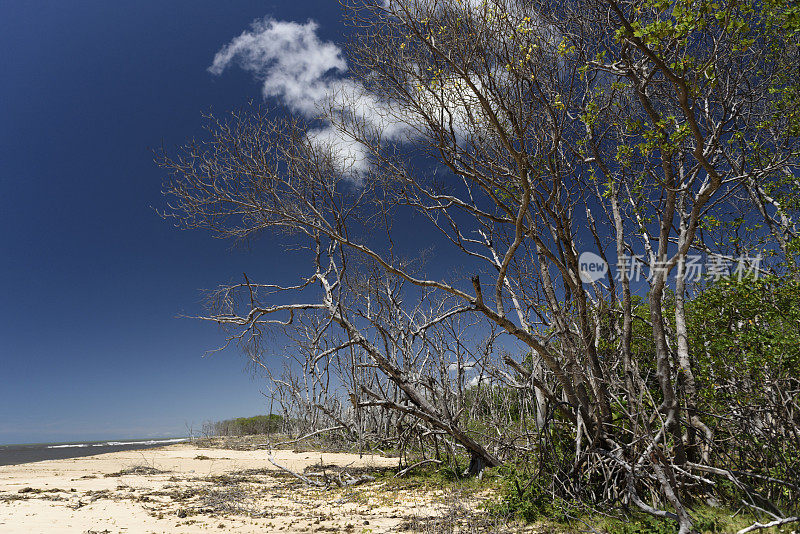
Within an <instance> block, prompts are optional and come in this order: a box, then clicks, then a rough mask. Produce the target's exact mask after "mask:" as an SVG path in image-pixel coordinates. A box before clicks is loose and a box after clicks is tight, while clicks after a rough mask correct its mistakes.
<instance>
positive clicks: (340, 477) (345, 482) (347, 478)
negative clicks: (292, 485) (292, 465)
mask: <svg viewBox="0 0 800 534" xmlns="http://www.w3.org/2000/svg"><path fill="white" fill-rule="evenodd" d="M267 460H268V461H269V463H271V464H272V465H274V466H275V467H277V468H278V469H280V470H281V471H283V472H284V473H288V474H289V475H291V476H293V477H295V478H296V479H298V480H300V481H301V482H303V483H305V484H307V485H309V486H314V487H317V488H324V489H328V488H331V487H334V486H336V487H339V488H343V487H346V486H357V485H359V484H363V483H365V482H374V481H375V477H373V476H371V475H361V476H359V477H354V476H352V475H351V474H350V473H348V472H347V471H345V470H341V471H339V472H338V473H336V474H335V475H332V474H328V472H327V471H326V470H323V471H322V472H321V473H313V472H312V473H308V472H307V473H305V475H301V474H300V473H295V472H294V471H292V470H291V469H288V468H286V467H284V466H282V465H280V464H279V463H277V462H276V461H275V460H274V459H273V458H272V456H268V457H267ZM323 467H326V466H323ZM309 477H315V478H321V479H322V480H314V479H312V478H309Z"/></svg>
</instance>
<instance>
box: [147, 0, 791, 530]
mask: <svg viewBox="0 0 800 534" xmlns="http://www.w3.org/2000/svg"><path fill="white" fill-rule="evenodd" d="M699 5H700V7H699V8H698V7H696V6H695V7H693V8H691V9H690V8H689V7H688V4H687V3H686V2H660V1H655V0H652V1H634V0H630V1H628V0H626V1H615V0H593V1H591V2H571V1H566V2H563V1H559V2H550V1H540V2H526V1H522V0H519V1H514V0H491V1H489V0H487V1H484V2H466V1H463V2H462V1H458V0H388V1H386V2H383V1H382V2H377V1H375V2H372V1H363V2H352V3H350V2H348V3H347V6H346V9H347V13H348V17H349V20H350V21H351V23H352V24H353V25H354V27H355V28H357V30H358V31H357V32H356V34H355V36H354V39H353V42H352V43H351V46H350V49H349V53H350V59H351V60H352V62H353V64H354V65H355V66H356V70H355V80H357V84H356V83H354V84H352V85H350V86H347V85H345V86H343V87H344V89H342V91H341V92H340V93H338V94H333V95H330V100H329V103H328V105H327V107H326V108H325V109H323V110H321V112H322V113H323V115H324V117H325V119H326V120H327V121H328V122H329V124H330V125H331V128H332V129H333V130H334V131H336V132H337V133H338V135H340V136H341V137H342V138H343V139H345V140H346V141H347V143H350V144H352V145H356V146H358V147H359V149H360V150H361V151H362V152H363V153H364V154H367V156H366V157H367V159H368V163H369V165H368V168H367V170H356V169H354V168H348V167H347V166H346V165H343V164H342V161H341V160H342V158H341V157H340V156H341V154H337V152H336V150H337V149H340V148H341V145H335V144H333V145H330V146H328V147H326V146H324V145H320V144H319V143H318V142H315V139H314V138H313V136H310V135H309V132H310V131H312V130H313V128H314V124H307V123H304V122H303V121H301V120H299V119H285V120H283V119H274V118H272V117H271V116H270V115H269V114H268V113H266V112H263V111H261V110H258V109H252V110H248V111H246V112H243V113H240V114H234V115H232V116H231V117H230V118H228V119H226V120H217V119H214V118H212V119H211V128H210V132H211V139H210V140H209V141H207V142H206V143H202V144H190V145H188V146H187V147H185V150H184V151H182V152H181V153H179V154H178V155H177V156H170V155H168V154H163V155H162V156H161V158H160V160H159V163H160V164H161V165H162V166H163V167H164V168H166V169H169V170H170V171H171V173H172V178H171V179H170V180H169V181H168V182H167V184H166V193H167V195H169V196H170V198H171V201H172V205H171V208H172V209H171V212H170V213H171V215H172V216H174V217H176V218H177V219H178V220H179V222H180V223H181V224H182V225H183V226H185V227H189V228H193V227H204V228H211V229H213V230H214V231H215V232H217V233H218V235H220V236H222V237H232V238H236V239H247V238H250V237H252V236H254V235H256V234H258V233H259V232H261V231H278V232H286V233H288V234H289V235H290V236H291V239H292V241H293V242H294V243H295V244H296V245H298V246H301V247H303V249H304V254H305V256H306V257H307V258H308V265H309V271H308V273H307V275H306V277H305V278H303V280H302V281H301V282H300V283H299V284H298V285H296V286H293V287H280V286H277V285H270V284H257V283H251V282H250V281H249V280H245V282H244V283H242V284H237V285H231V286H226V287H223V288H221V289H220V290H219V292H218V293H217V294H216V298H215V299H214V303H215V306H214V307H213V308H212V313H211V314H210V315H208V316H206V317H204V318H205V319H207V320H210V321H214V322H217V323H220V324H224V325H229V326H231V327H232V328H233V331H232V335H231V338H230V341H236V342H238V343H240V344H241V345H242V346H243V347H246V348H248V349H249V350H250V351H251V354H252V355H253V356H254V358H256V359H257V357H258V350H259V347H260V346H261V343H262V336H263V333H264V330H265V329H267V328H270V327H271V328H277V329H281V330H282V331H284V332H287V333H289V335H290V337H293V339H295V341H296V342H297V346H298V347H299V349H298V350H299V351H298V353H297V356H296V357H297V358H298V362H297V363H298V366H299V369H301V370H302V372H301V373H300V375H296V376H295V378H293V379H283V380H282V381H281V380H278V383H280V384H281V385H282V387H283V388H284V390H285V391H286V392H290V394H291V395H292V396H295V397H296V398H297V399H298V401H299V400H300V399H302V402H303V403H304V406H306V407H307V408H310V409H312V411H313V414H311V413H310V414H309V415H308V417H309V419H310V420H311V421H314V422H315V424H316V421H317V417H318V416H320V415H322V416H324V423H323V426H324V425H328V426H332V427H335V428H336V429H337V430H339V429H341V430H344V431H345V432H347V433H349V434H350V435H351V436H355V437H357V439H358V440H363V439H364V437H365V435H367V434H370V432H372V433H373V434H375V435H377V434H380V432H378V431H375V428H374V427H375V426H376V425H377V426H379V427H382V428H385V429H386V431H385V432H383V434H384V435H386V434H387V433H389V430H388V429H389V427H395V428H397V433H396V434H395V437H397V438H398V439H399V438H400V437H402V436H404V435H405V434H404V432H405V431H404V430H403V429H402V421H403V420H404V418H411V420H413V421H414V425H413V428H421V432H420V433H419V434H418V435H419V436H433V441H432V443H433V444H434V447H438V446H439V444H441V445H442V446H448V445H447V444H448V443H454V444H456V445H458V446H461V447H464V448H465V449H466V450H467V451H469V453H470V455H471V458H472V461H471V465H470V468H469V469H468V472H470V473H473V474H475V473H478V472H480V471H481V470H482V469H483V467H484V466H496V465H499V464H500V463H501V462H502V461H503V458H504V457H505V458H508V457H512V456H513V455H514V454H517V453H525V452H534V451H535V452H537V453H539V454H544V452H543V448H544V447H547V446H548V445H547V439H546V431H547V430H548V429H550V428H553V425H557V426H558V428H559V429H561V430H563V429H566V430H563V432H564V433H565V434H566V435H568V436H569V439H570V440H571V443H572V447H573V449H574V451H575V453H574V459H573V461H571V462H570V463H569V465H564V466H561V467H559V469H560V471H559V473H558V474H557V476H556V477H554V479H553V480H555V481H557V483H558V484H559V485H561V486H563V487H564V488H566V489H565V490H564V491H567V492H572V494H573V495H576V496H578V497H579V498H583V496H584V494H585V493H586V492H587V491H588V492H589V493H592V494H593V495H594V498H597V499H601V498H609V497H610V498H620V499H624V500H625V501H627V502H631V503H633V504H635V505H637V506H639V507H640V508H642V509H643V510H645V511H647V512H648V513H651V514H654V515H656V516H661V517H669V518H672V519H675V520H676V521H677V522H678V523H679V525H680V529H681V532H688V531H690V530H691V528H692V518H691V516H690V514H689V512H688V509H687V506H686V503H687V500H686V496H687V495H689V494H690V493H691V491H690V489H689V488H690V487H691V486H692V485H693V484H697V483H698V481H701V482H703V483H704V484H705V483H708V482H707V481H706V479H703V478H702V476H700V475H697V474H694V473H693V471H692V470H693V469H695V470H697V469H699V470H701V471H702V470H703V469H705V470H706V471H704V472H714V471H708V470H709V469H719V468H718V467H714V466H711V465H708V464H710V463H711V462H712V457H711V455H712V448H713V445H714V435H713V431H712V428H711V427H710V426H709V423H708V421H704V420H703V418H702V415H701V413H700V409H699V392H698V386H697V381H696V379H695V376H694V372H693V366H694V358H695V355H693V354H692V353H691V351H690V346H689V342H688V328H687V316H686V295H687V292H688V287H687V282H688V281H689V280H688V267H687V261H688V257H689V255H690V253H694V252H698V253H699V252H703V253H707V252H709V251H711V250H712V249H713V248H714V247H715V246H717V244H714V243H712V244H709V243H707V242H706V239H705V237H704V234H703V232H702V229H703V225H704V224H705V223H706V222H707V221H708V220H709V217H711V216H713V215H714V214H718V213H720V212H723V211H725V210H726V209H728V207H729V206H732V205H734V204H737V203H741V199H742V197H743V195H742V192H746V193H747V198H748V199H749V200H750V201H751V202H752V203H753V204H752V206H754V209H755V210H756V211H757V212H758V213H759V214H760V216H761V217H762V219H763V220H764V221H766V226H767V232H769V234H768V235H771V236H772V237H773V238H774V239H775V240H776V242H777V243H778V245H779V248H780V250H781V251H782V253H783V257H784V260H785V261H786V262H787V264H788V265H789V266H790V267H791V268H793V269H795V270H796V267H792V266H794V265H795V263H794V262H795V259H794V257H793V256H792V252H791V247H790V245H789V241H790V240H791V239H792V238H793V236H796V225H795V223H794V222H793V221H792V218H791V216H790V214H789V212H788V210H786V209H784V208H782V206H781V205H780V202H779V201H777V200H775V198H773V197H771V196H770V195H769V194H768V192H767V188H765V187H763V186H761V185H759V184H764V183H765V182H766V180H767V178H769V177H774V176H776V175H782V176H788V177H789V181H790V182H791V181H792V180H793V181H794V182H796V181H797V180H796V176H797V165H798V157H797V156H798V146H797V139H796V134H795V133H792V132H793V130H792V128H794V126H793V125H792V123H791V120H792V119H791V117H793V116H794V115H793V113H794V111H792V112H791V113H787V106H788V107H791V106H796V102H795V103H786V102H783V101H782V100H781V96H780V90H781V89H782V88H785V87H786V85H787V84H788V83H793V82H791V81H787V79H786V78H785V77H784V76H783V74H782V70H781V69H783V68H785V67H786V65H787V64H792V65H794V64H795V63H796V57H793V56H791V54H789V55H787V54H782V55H781V53H778V55H779V56H780V57H779V58H777V59H776V53H777V52H776V51H775V50H776V48H775V46H774V39H776V38H778V37H779V36H780V35H782V34H781V31H782V30H781V28H782V26H780V24H777V23H776V22H775V20H777V19H776V18H775V17H776V16H777V15H776V13H778V12H777V11H775V12H773V11H769V10H768V9H767V8H762V7H759V6H757V5H755V4H752V3H750V2H746V3H742V2H720V3H719V5H717V6H716V7H712V6H711V4H710V3H709V2H705V1H701V2H699ZM778 14H779V13H778ZM759 32H761V33H759ZM754 35H756V36H757V35H763V36H765V37H763V38H762V39H761V40H759V38H754ZM793 61H794V62H795V63H792V62H793ZM354 87H355V89H354ZM348 88H349V89H348ZM779 101H780V102H779ZM779 104H780V105H779ZM361 105H371V106H373V107H376V108H379V110H380V112H381V113H382V115H381V118H380V120H378V121H376V120H374V119H373V120H366V119H364V118H363V117H362V116H361V115H359V113H358V111H357V110H358V107H359V106H361ZM791 109H792V110H794V108H793V107H792V108H791ZM787 117H788V118H787ZM389 129H392V132H393V134H392V135H388V134H387V131H388V130H389ZM397 132H402V134H398V133H397ZM737 205H738V204H737ZM412 213H413V214H414V217H415V218H414V224H416V225H422V224H423V223H427V225H428V227H429V228H431V229H433V230H435V231H436V232H437V233H438V235H439V236H440V237H439V241H441V242H443V243H446V244H447V246H448V247H449V248H448V249H447V254H449V255H451V256H448V260H450V265H449V266H448V267H449V269H445V272H444V274H442V273H441V269H438V268H437V269H434V268H430V266H429V265H427V264H426V263H425V262H424V261H423V259H424V258H423V256H424V255H422V254H417V255H415V254H414V251H408V250H404V249H403V247H401V246H398V245H396V242H397V237H398V236H399V235H401V234H402V232H399V231H398V230H397V229H396V227H395V224H396V221H397V220H399V219H400V218H401V217H402V216H409V214H412ZM442 246H444V245H442ZM606 247H609V248H611V250H613V256H612V257H613V259H614V260H615V263H616V266H617V267H618V270H619V274H620V276H618V277H614V276H610V277H609V278H608V280H603V279H591V280H590V279H587V277H586V273H585V272H584V271H582V265H581V254H582V253H585V252H589V251H593V252H594V254H595V255H596V256H597V257H599V258H602V259H603V260H605V262H606V264H610V263H612V262H610V261H608V257H607V255H606V252H605V250H606ZM637 257H638V258H639V259H638V260H637V259H634V260H633V262H634V263H631V258H637ZM443 259H444V258H442V256H441V254H440V262H441V263H443V261H441V260H443ZM637 261H638V262H640V263H636V262H637ZM640 264H641V265H642V266H644V267H645V268H646V269H647V272H648V274H649V276H648V278H647V284H646V288H643V287H642V283H638V284H637V280H636V279H635V276H634V271H633V269H634V268H638V266H639V265H640ZM437 270H438V271H439V272H438V273H437V274H436V275H434V274H431V273H432V272H435V271H437ZM670 280H674V281H675V282H674V284H675V285H674V289H671V288H670V286H669V284H670ZM645 289H646V293H647V301H646V304H645V305H644V309H646V310H647V314H646V316H642V315H641V314H640V313H639V311H641V310H642V309H643V308H642V307H641V306H638V305H637V304H635V302H634V300H635V296H636V293H637V292H644V290H645ZM637 321H640V322H642V323H644V324H646V326H647V332H648V333H647V334H646V341H644V342H642V341H641V340H638V338H636V337H635V335H641V333H642V329H641V328H638V326H637V324H636V322H637ZM458 324H462V325H463V324H469V325H470V329H471V330H472V331H475V332H479V333H482V336H478V337H480V338H482V339H481V340H480V341H477V340H473V341H471V342H470V343H462V338H463V337H464V335H463V334H464V333H463V331H462V330H461V329H460V328H459V327H457V326H456V325H458ZM637 333H638V334H637ZM498 339H501V340H502V343H503V347H509V348H511V350H510V351H504V350H503V348H502V347H500V346H498V345H497V340H498ZM643 345H646V346H647V348H648V350H647V351H643V349H642V346H643ZM650 356H652V357H653V358H654V364H653V365H652V368H651V362H649V361H647V357H650ZM451 366H452V367H451ZM467 369H469V370H470V371H469V372H466V370H467ZM451 370H452V371H451ZM651 371H652V373H653V375H654V381H653V380H651ZM453 372H454V373H455V374H453ZM468 375H469V377H470V378H471V379H473V378H477V382H475V384H474V385H473V393H471V394H469V395H467V394H465V391H466V390H469V389H470V388H469V387H466V383H465V381H466V377H467V376H468ZM481 380H485V382H483V384H485V386H486V387H485V388H484V389H483V390H481V387H480V384H481V383H482V382H481ZM331 381H333V383H334V384H335V387H333V388H332V387H331ZM336 388H341V390H342V391H343V392H345V393H346V395H347V397H348V398H349V399H350V404H349V405H347V403H341V402H340V399H341V398H342V397H341V395H338V394H333V393H332V392H333V391H335V390H336ZM495 388H500V389H498V391H502V393H501V394H502V395H505V396H506V397H505V398H506V399H512V398H513V399H516V400H515V401H514V402H518V404H519V406H521V408H520V409H521V412H520V413H522V414H524V415H523V416H522V418H521V419H520V418H519V417H517V419H515V420H513V421H512V420H510V418H509V417H508V416H507V414H505V415H502V414H500V413H498V412H497V411H495V410H494V408H493V407H492V405H491V403H488V404H487V402H488V401H487V399H489V397H491V395H494V393H491V392H492V391H494V390H495ZM470 395H471V396H470ZM478 399H482V400H478ZM345 406H347V408H345ZM477 406H482V408H480V410H478V409H477V408H476V407H477ZM376 409H377V410H379V411H378V412H375V411H374V410H376ZM478 412H480V413H481V414H482V415H481V416H482V417H487V418H488V419H489V420H490V421H491V422H492V423H493V424H494V430H490V431H487V430H486V429H482V430H478V429H477V428H475V426H474V425H473V426H472V428H470V425H469V417H466V416H465V414H467V415H468V414H470V413H478ZM528 416H531V418H532V420H533V422H534V424H533V425H532V426H528V424H527V417H528ZM368 421H370V422H371V425H370V424H367V422H368ZM417 425H421V427H418V426H417ZM370 426H372V427H373V428H372V429H370V428H369V427H370ZM509 436H513V437H512V438H509ZM422 439H423V438H420V440H422ZM490 443H491V444H492V447H491V448H492V449H494V450H491V449H490V447H489V446H488V444H490ZM423 447H424V446H423ZM501 451H502V452H501ZM704 466H705V467H704ZM592 477H596V478H598V479H601V480H603V482H602V483H601V484H600V489H599V490H597V491H595V490H594V489H586V488H585V487H584V486H585V485H584V484H582V483H581V482H580V480H583V479H587V478H592ZM741 487H742V488H744V487H745V486H744V485H742V486H741ZM582 492H583V493H582ZM645 494H647V495H649V496H652V497H653V499H649V500H653V502H657V503H660V504H658V505H654V506H651V505H649V504H646V503H645V499H644V498H643V496H644V495H645ZM758 502H762V501H758ZM762 504H763V502H762ZM754 505H756V504H755V501H754Z"/></svg>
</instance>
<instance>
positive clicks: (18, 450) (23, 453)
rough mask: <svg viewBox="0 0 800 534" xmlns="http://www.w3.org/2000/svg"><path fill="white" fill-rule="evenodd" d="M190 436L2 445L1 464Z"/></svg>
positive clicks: (134, 447) (60, 457)
mask: <svg viewBox="0 0 800 534" xmlns="http://www.w3.org/2000/svg"><path fill="white" fill-rule="evenodd" d="M184 441H189V438H170V439H135V440H125V441H85V442H77V441H76V442H72V443H30V444H25V445H0V465H14V464H26V463H30V462H41V461H42V460H63V459H66V458H80V457H81V456H93V455H95V454H103V453H106V452H120V451H133V450H138V449H152V448H154V447H163V446H164V445H169V444H171V443H182V442H184Z"/></svg>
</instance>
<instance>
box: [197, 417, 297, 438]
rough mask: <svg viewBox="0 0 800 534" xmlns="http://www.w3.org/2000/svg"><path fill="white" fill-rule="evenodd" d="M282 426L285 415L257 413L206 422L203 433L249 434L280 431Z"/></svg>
mask: <svg viewBox="0 0 800 534" xmlns="http://www.w3.org/2000/svg"><path fill="white" fill-rule="evenodd" d="M282 428H283V417H281V416H280V415H277V414H270V415H256V416H254V417H237V418H236V419H226V420H224V421H213V422H207V423H204V424H203V434H205V435H207V436H249V435H253V434H268V433H270V432H279V431H280V430H281V429H282Z"/></svg>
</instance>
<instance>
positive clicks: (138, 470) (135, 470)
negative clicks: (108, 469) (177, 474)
mask: <svg viewBox="0 0 800 534" xmlns="http://www.w3.org/2000/svg"><path fill="white" fill-rule="evenodd" d="M168 472H169V471H162V470H161V469H156V468H155V467H152V466H149V465H134V466H132V467H128V468H127V469H122V470H120V471H117V472H116V473H106V474H105V475H104V476H105V477H106V478H112V477H121V476H125V475H163V474H165V473H168Z"/></svg>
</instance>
